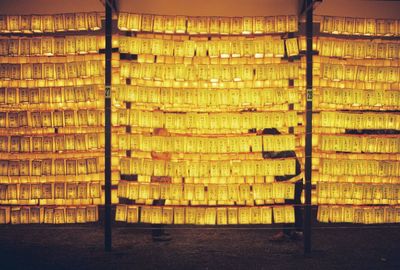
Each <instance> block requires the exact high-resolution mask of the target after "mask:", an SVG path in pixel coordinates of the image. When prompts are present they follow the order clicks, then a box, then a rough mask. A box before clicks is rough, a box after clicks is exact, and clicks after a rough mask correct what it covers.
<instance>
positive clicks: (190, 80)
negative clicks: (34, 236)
mask: <svg viewBox="0 0 400 270" xmlns="http://www.w3.org/2000/svg"><path fill="white" fill-rule="evenodd" d="M320 22H321V23H320V26H321V28H320V33H319V34H318V37H316V38H314V42H313V43H314V44H313V46H314V49H315V50H316V51H317V52H318V54H317V55H315V56H314V71H313V72H314V77H313V81H314V86H315V91H314V93H315V95H314V115H313V117H314V127H313V130H314V134H313V136H314V137H313V138H314V139H313V142H314V152H313V170H314V171H313V183H314V185H315V190H314V191H315V192H314V194H313V196H314V197H313V203H315V204H318V205H319V209H318V220H319V221H320V222H351V223H367V224H371V223H393V222H400V220H399V216H400V215H399V213H400V208H399V207H398V205H399V200H400V195H399V190H400V183H399V176H400V165H399V164H400V163H399V157H400V155H399V152H400V151H399V150H400V135H399V132H398V131H399V130H400V124H399V123H400V121H399V120H400V114H399V113H398V110H399V107H400V75H399V70H400V66H399V59H400V42H399V40H398V39H397V37H398V36H399V33H400V32H399V31H400V24H399V21H397V20H376V19H360V18H344V17H328V16H326V17H322V18H320ZM298 24H299V23H298V18H297V16H269V17H260V16H257V17H187V16H162V15H151V14H131V13H120V14H119V16H118V22H117V25H118V34H117V35H114V36H113V48H114V49H117V50H118V52H113V58H112V72H113V95H112V97H113V100H112V104H113V107H112V110H113V114H112V125H113V126H112V130H113V131H112V132H113V133H112V134H113V141H112V151H113V159H112V184H113V185H114V186H115V187H117V188H114V190H113V193H112V196H113V203H114V204H116V216H115V219H116V221H118V222H128V223H138V222H141V223H152V224H198V225H214V224H218V225H225V224H271V223H293V222H294V208H293V205H285V204H284V200H285V199H293V198H294V193H295V184H294V181H287V182H278V181H277V180H276V179H278V178H279V177H281V176H285V175H296V174H297V169H296V160H298V161H299V163H300V165H301V168H303V167H304V166H303V164H304V161H303V157H304V148H303V147H304V136H306V135H305V132H304V107H305V106H304V103H305V95H304V93H305V59H304V57H303V54H302V52H303V51H305V39H304V37H303V36H301V34H300V32H299V29H298ZM100 29H101V14H98V13H74V14H57V15H32V16H31V15H23V16H14V15H12V16H9V15H2V16H0V33H1V36H0V56H1V58H0V152H1V157H0V223H2V224H3V223H12V224H25V223H56V224H61V223H84V222H96V221H97V220H98V209H97V206H98V205H100V204H102V203H103V191H102V188H103V185H104V175H103V172H104V161H103V157H104V108H103V107H104V93H103V91H102V89H103V85H104V79H103V75H104V59H103V58H104V57H103V56H102V55H101V54H100V50H102V49H104V47H105V46H104V37H102V36H101V35H100V34H98V32H94V31H96V30H100ZM335 35H336V36H335ZM365 36H366V37H365ZM264 129H276V130H277V131H278V133H279V134H275V135H271V134H268V132H267V133H266V134H263V130H264ZM264 133H265V132H264ZM290 151H293V152H294V153H295V154H296V156H290V157H289V156H287V157H285V156H283V157H280V158H271V157H268V156H269V155H265V153H267V154H268V153H285V152H290ZM301 176H302V175H301V174H300V175H299V176H298V177H295V178H294V180H297V179H300V178H301Z"/></svg>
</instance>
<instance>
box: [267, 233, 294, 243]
mask: <svg viewBox="0 0 400 270" xmlns="http://www.w3.org/2000/svg"><path fill="white" fill-rule="evenodd" d="M289 238H290V237H289V236H288V235H286V234H285V233H283V232H277V233H276V234H274V235H273V236H272V237H271V238H270V239H269V241H271V242H283V241H286V240H289Z"/></svg>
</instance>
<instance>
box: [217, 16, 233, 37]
mask: <svg viewBox="0 0 400 270" xmlns="http://www.w3.org/2000/svg"><path fill="white" fill-rule="evenodd" d="M230 33H231V18H228V17H221V18H220V30H219V34H221V35H229V34H230Z"/></svg>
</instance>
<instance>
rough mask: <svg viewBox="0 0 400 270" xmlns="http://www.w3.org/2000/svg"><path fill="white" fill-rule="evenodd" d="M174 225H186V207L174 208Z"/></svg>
mask: <svg viewBox="0 0 400 270" xmlns="http://www.w3.org/2000/svg"><path fill="white" fill-rule="evenodd" d="M174 224H185V208H184V207H174Z"/></svg>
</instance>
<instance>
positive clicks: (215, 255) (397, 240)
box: [0, 225, 400, 270]
mask: <svg viewBox="0 0 400 270" xmlns="http://www.w3.org/2000/svg"><path fill="white" fill-rule="evenodd" d="M142 227H143V226H142ZM168 231H169V232H170V233H171V235H172V236H173V240H172V241H171V242H167V243H153V242H152V241H151V238H150V232H149V230H148V229H143V228H142V229H140V228H137V227H123V226H122V227H121V226H119V227H117V228H114V230H113V244H114V249H113V251H112V252H111V253H106V252H104V251H103V228H102V227H101V226H99V225H95V226H79V227H76V226H75V227H74V226H72V227H71V226H70V227H65V226H62V227H57V226H36V227H32V226H31V227H27V226H5V227H4V226H3V227H0V269H1V270H7V269H24V270H25V269H113V270H117V269H324V270H325V269H341V270H342V269H400V255H399V254H400V230H399V227H397V228H396V227H391V228H387V227H381V228H368V227H364V228H358V229H357V228H351V229H339V228H335V229H332V228H326V229H324V230H321V229H315V230H314V232H313V254H312V256H311V258H305V257H304V256H303V245H302V242H285V243H279V244H277V243H270V242H269V241H268V238H269V237H270V236H271V235H272V234H273V233H274V232H276V231H275V230H270V229H268V230H264V229H261V228H254V227H253V228H248V229H240V230H233V229H229V228H220V229H215V228H211V229H207V228H204V227H197V228H188V229H182V228H181V229H177V228H170V229H169V230H168Z"/></svg>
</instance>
